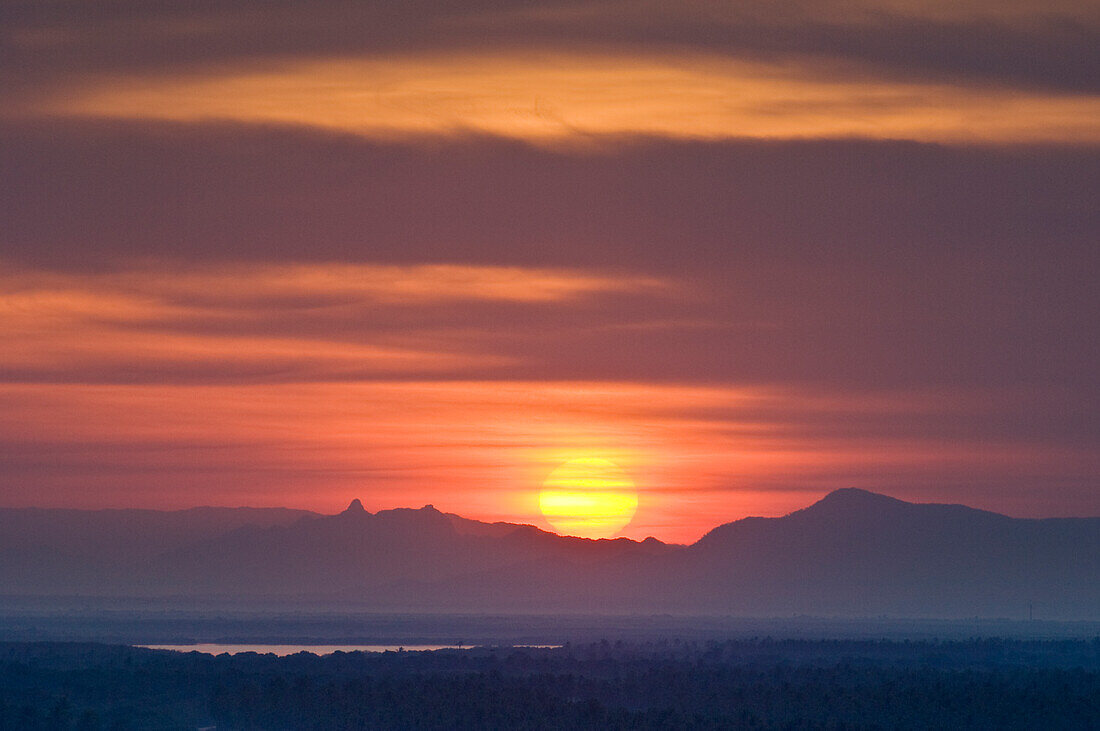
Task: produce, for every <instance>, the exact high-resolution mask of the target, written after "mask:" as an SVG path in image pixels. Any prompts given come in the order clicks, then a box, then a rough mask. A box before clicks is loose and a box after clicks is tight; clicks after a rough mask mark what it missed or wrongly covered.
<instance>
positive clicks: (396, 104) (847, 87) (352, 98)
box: [23, 50, 1100, 142]
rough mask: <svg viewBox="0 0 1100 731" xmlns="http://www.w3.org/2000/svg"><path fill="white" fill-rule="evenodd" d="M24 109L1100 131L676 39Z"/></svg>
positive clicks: (390, 63)
mask: <svg viewBox="0 0 1100 731" xmlns="http://www.w3.org/2000/svg"><path fill="white" fill-rule="evenodd" d="M23 113H38V114H41V113H48V114H64V115H91V116H99V117H115V118H119V117H121V118H139V119H159V120H184V121H199V120H210V119H217V120H234V121H240V122H250V123H277V124H297V125H308V126H313V127H321V128H325V129H332V130H336V131H340V132H347V133H354V134H361V135H367V136H375V137H392V136H398V135H422V134H433V135H448V134H455V133H463V132H479V133H487V134H494V135H503V136H507V137H515V138H519V139H525V140H533V141H540V142H561V141H574V142H584V141H585V140H587V139H589V138H591V137H593V136H596V137H601V136H608V135H660V136H669V137H677V138H700V139H723V138H734V137H758V138H810V137H846V136H860V137H871V138H890V139H894V138H899V139H915V140H925V141H952V142H958V141H979V142H1008V141H1074V142H1096V141H1098V140H1100V125H1098V124H1097V123H1096V120H1097V119H1098V118H1100V99H1098V98H1097V97H1096V96H1095V95H1092V96H1089V95H1073V94H1058V93H1053V92H1039V91H1022V90H1020V89H1007V88H996V87H987V88H970V87H961V86H953V85H951V84H947V83H933V82H902V81H885V80H874V79H870V78H867V77H864V76H861V75H860V74H859V73H858V72H856V71H855V70H854V69H850V68H847V67H844V66H843V65H838V64H837V63H826V62H822V61H820V60H816V61H807V60H798V59H787V60H785V61H783V62H781V63H778V62H777V63H764V62H759V61H743V60H731V59H729V58H726V57H722V56H719V55H708V54H706V53H692V54H686V55H685V54H680V55H675V54H671V53H667V52H666V53H664V54H653V55H645V56H641V55H632V54H629V53H617V54H616V53H608V52H604V53H595V52H576V51H573V52H566V51H555V50H542V51H537V50H533V51H525V52H521V51H497V52H494V53H479V54H474V53H458V52H452V53H425V54H421V55H406V56H388V57H349V58H340V59H317V60H294V61H283V62H269V63H267V64H254V65H252V66H249V67H247V68H245V67H240V68H232V69H218V70H215V71H205V72H195V73H191V74H175V75H163V76H156V75H143V76H117V77H112V78H103V79H101V80H100V81H99V83H92V84H87V83H85V82H82V86H81V87H80V88H69V89H65V90H63V91H60V92H56V93H54V94H53V95H52V96H48V97H47V98H45V99H40V100H38V101H37V102H35V103H33V104H32V105H31V106H30V108H29V109H28V108H24V110H23Z"/></svg>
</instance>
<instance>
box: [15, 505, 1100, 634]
mask: <svg viewBox="0 0 1100 731" xmlns="http://www.w3.org/2000/svg"><path fill="white" fill-rule="evenodd" d="M154 512H155V511H112V512H109V513H107V512H88V513H81V512H80V511H17V510H0V546H2V547H3V549H4V550H3V552H2V553H0V585H2V586H3V587H4V589H3V591H2V593H4V594H8V595H20V594H22V595H27V594H37V595H43V594H45V595H74V594H84V595H97V596H131V597H137V596H178V597H197V596H207V597H210V596H223V597H235V598H238V599H243V600H248V599H257V600H259V599H260V598H271V597H281V598H284V599H295V600H302V599H309V600H314V601H318V600H319V601H329V602H338V603H340V604H344V605H347V604H350V605H354V606H357V607H359V608H362V609H367V610H385V611H431V612H504V611H515V612H540V613H544V612H571V613H578V612H579V613H583V612H611V613H620V612H643V613H645V612H648V613H654V612H674V613H695V614H740V615H756V616H782V615H788V616H789V615H791V614H813V615H830V616H877V615H882V614H887V615H891V616H926V617H956V618H957V617H973V616H982V617H1011V618H1022V617H1027V616H1028V615H1029V614H1030V613H1032V612H1034V614H1035V616H1038V617H1042V618H1044V619H1098V618H1100V519H1096V518H1087V519H1086V518H1081V519H1051V520H1025V519H1016V518H1009V517H1006V516H1003V515H997V514H995V513H989V512H985V511H980V510H974V509H971V508H967V507H964V506H961V505H924V504H913V503H907V502H903V501H900V500H895V499H893V498H889V497H886V496H883V495H877V494H874V493H870V492H865V491H862V490H838V491H836V492H833V493H831V494H829V495H828V496H826V497H825V498H824V499H822V500H821V501H819V502H817V503H815V504H813V505H811V506H810V507H808V508H805V509H803V510H800V511H797V512H794V513H792V514H790V515H787V516H784V517H782V518H746V519H744V520H739V521H735V522H733V523H728V524H725V525H722V526H719V527H717V528H715V529H714V530H712V531H711V532H709V533H708V534H707V535H705V536H704V537H703V538H702V539H700V540H699V541H698V542H696V543H695V544H693V545H691V546H670V545H666V544H663V543H661V542H659V541H656V540H653V539H647V540H646V541H642V542H636V541H631V540H627V539H617V540H602V541H593V540H586V539H579V538H569V537H563V536H558V535H556V534H553V533H548V532H546V531H542V530H539V529H537V528H534V527H533V526H522V525H513V524H506V523H498V524H486V523H480V522H477V521H472V520H467V519H465V518H461V517H459V516H455V515H449V514H445V513H441V512H439V511H438V510H436V509H434V508H433V507H431V506H427V507H424V508H421V509H418V510H412V509H399V510H388V511H381V512H379V513H376V514H372V513H369V512H367V511H366V510H364V509H363V508H362V505H360V504H359V502H358V501H355V502H354V503H352V505H351V506H350V507H349V508H348V509H347V510H345V511H344V512H343V513H340V514H337V515H329V516H325V515H318V514H313V513H304V514H303V513H294V512H291V511H279V510H271V511H265V510H247V509H242V510H240V511H232V510H224V511H222V512H218V511H217V510H215V511H214V512H201V511H200V512H198V513H194V512H193V511H182V512H179V513H161V514H157V515H153V516H151V515H150V514H151V513H154ZM128 521H129V522H128ZM73 526H78V527H79V529H76V528H74V527H73ZM188 526H193V527H192V528H189V527H188Z"/></svg>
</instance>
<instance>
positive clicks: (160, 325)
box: [0, 264, 671, 380]
mask: <svg viewBox="0 0 1100 731" xmlns="http://www.w3.org/2000/svg"><path fill="white" fill-rule="evenodd" d="M669 286H671V285H669V284H668V283H666V282H663V281H662V280H659V279H656V278H653V277H642V276H625V275H624V276H610V275H599V274H592V273H586V272H579V271H567V270H552V269H537V268H520V267H506V266H500V267H492V266H460V265H414V266H389V265H371V264H331V265H226V266H220V267H211V266H208V267H183V266H180V267H176V268H165V267H161V268H158V269H152V268H148V267H147V268H133V269H126V270H122V271H116V272H111V273H98V274H96V273H88V274H66V273H58V272H37V271H29V272H28V271H23V270H17V271H11V272H7V273H3V272H0V337H3V338H4V339H5V347H4V349H3V351H2V352H0V372H8V373H12V372H15V373H21V372H27V371H35V370H37V371H41V372H43V376H42V377H45V378H47V379H50V378H67V379H76V380H80V379H81V378H82V377H83V376H82V373H83V374H86V371H88V370H98V371H103V372H108V371H111V370H112V369H114V370H117V372H118V373H120V374H125V373H132V372H134V370H135V369H153V370H154V371H155V370H156V369H166V374H167V377H168V378H169V380H171V372H172V369H176V370H178V371H179V372H180V374H181V375H182V374H183V373H184V372H185V371H186V369H188V368H191V369H195V368H199V372H200V373H201V366H202V365H203V364H206V365H207V366H209V367H210V368H213V369H215V370H222V371H227V372H237V373H250V372H251V373H255V374H257V375H259V374H263V373H272V372H276V373H277V372H283V373H287V374H299V375H300V376H303V377H310V378H342V377H348V376H349V375H352V374H355V375H359V376H363V375H368V374H371V373H375V374H379V373H382V374H384V373H394V374H396V373H402V374H408V373H416V372H420V373H423V372H434V373H439V372H458V371H462V370H464V369H468V368H472V367H475V366H476V367H483V368H484V367H494V366H500V365H504V364H507V363H509V362H510V359H509V358H507V357H503V356H500V355H496V354H493V353H475V352H468V351H467V350H465V349H463V348H462V346H461V345H460V344H459V345H457V346H456V345H455V342H454V340H453V339H449V340H448V341H447V342H446V343H439V344H435V345H434V346H433V344H432V343H427V344H425V343H424V342H423V339H422V338H421V339H420V342H416V343H412V344H411V345H410V344H408V341H410V340H417V338H415V337H414V335H415V334H406V336H405V337H397V336H392V335H391V336H389V338H388V339H384V338H383V336H382V335H380V334H378V333H372V332H370V331H369V330H361V331H359V332H357V333H356V334H355V335H356V337H354V338H344V339H325V338H324V337H321V336H318V335H313V334H309V333H306V334H300V335H295V336H290V335H280V336H271V335H268V334H264V333H263V332H248V331H247V329H248V328H247V323H248V322H249V320H250V318H264V317H266V318H271V317H272V316H273V312H272V308H273V305H272V303H273V302H275V303H280V302H289V303H290V304H289V305H286V304H284V305H282V306H281V309H283V310H286V309H288V308H289V309H291V310H295V309H296V310H306V311H308V310H310V309H312V308H322V309H325V308H332V307H337V306H342V307H348V306H354V307H359V308H372V307H382V306H385V307H409V306H417V307H427V306H433V305H439V304H446V303H453V302H462V301H465V302H477V301H484V302H498V303H507V302H512V303H536V304H538V303H541V304H553V303H561V302H568V301H570V300H575V299H579V298H583V297H586V296H591V295H595V294H601V293H615V292H659V291H662V290H663V289H666V288H667V287H669ZM279 310H280V306H278V305H275V306H274V312H276V313H277V312H278V311H279ZM219 322H220V323H228V324H230V325H233V324H236V325H237V326H241V325H242V323H243V325H244V327H245V331H243V332H242V331H241V330H239V329H238V330H235V331H233V330H232V329H231V331H230V332H225V333H221V332H218V331H217V329H216V328H215V329H211V328H210V327H209V325H210V324H211V323H219ZM363 338H367V339H368V341H367V342H362V340H363ZM306 374H308V376H307V375H306Z"/></svg>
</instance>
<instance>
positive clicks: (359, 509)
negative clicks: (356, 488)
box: [343, 498, 367, 515]
mask: <svg viewBox="0 0 1100 731" xmlns="http://www.w3.org/2000/svg"><path fill="white" fill-rule="evenodd" d="M366 512H367V509H366V508H364V507H363V503H362V501H360V500H359V498H355V499H354V500H352V501H351V504H350V505H348V507H347V508H346V509H345V510H344V512H343V515H362V514H363V513H366Z"/></svg>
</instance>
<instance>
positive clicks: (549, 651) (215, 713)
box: [0, 638, 1100, 731]
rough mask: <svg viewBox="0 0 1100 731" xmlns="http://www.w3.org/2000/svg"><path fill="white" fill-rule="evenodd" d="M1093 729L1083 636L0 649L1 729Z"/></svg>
mask: <svg viewBox="0 0 1100 731" xmlns="http://www.w3.org/2000/svg"><path fill="white" fill-rule="evenodd" d="M210 727H214V728H216V729H218V730H219V731H222V730H225V729H272V730H276V729H379V728H381V729H390V728H393V729H398V728H401V729H404V728H417V729H448V728H478V729H511V728H521V729H559V728H560V729H581V728H595V727H599V728H612V729H616V728H621V729H626V728H631V729H636V728H640V729H679V728H685V729H718V728H734V729H739V728H743V729H861V728H903V729H904V728H913V729H916V728H933V727H934V728H989V729H994V728H997V729H1009V728H1019V729H1035V728H1046V729H1087V728H1097V727H1100V638H1097V639H1092V640H1045V641H1040V640H1006V639H973V640H966V641H886V640H878V641H870V640H833V641H825V640H822V641H813V640H775V639H769V638H759V639H751V640H732V641H725V642H719V641H709V642H691V641H674V640H669V641H652V642H631V643H627V642H610V641H602V642H595V643H584V644H568V645H565V646H562V647H560V648H523V647H499V648H494V647H478V648H471V649H468V650H439V651H434V652H409V651H399V652H387V653H361V652H352V653H336V654H333V655H326V656H320V657H319V656H316V655H312V654H309V653H300V654H297V655H291V656H288V657H276V656H275V655H270V654H268V655H260V654H255V653H248V654H239V655H219V656H213V655H207V654H200V653H179V652H170V651H161V650H147V649H142V648H134V647H127V646H121V645H104V644H91V643H59V642H43V643H5V644H0V728H2V729H21V730H23V729H51V730H52V729H82V730H92V729H191V730H194V729H197V728H210Z"/></svg>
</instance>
